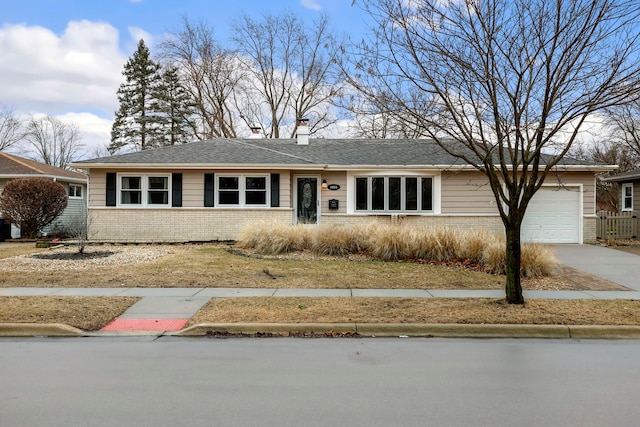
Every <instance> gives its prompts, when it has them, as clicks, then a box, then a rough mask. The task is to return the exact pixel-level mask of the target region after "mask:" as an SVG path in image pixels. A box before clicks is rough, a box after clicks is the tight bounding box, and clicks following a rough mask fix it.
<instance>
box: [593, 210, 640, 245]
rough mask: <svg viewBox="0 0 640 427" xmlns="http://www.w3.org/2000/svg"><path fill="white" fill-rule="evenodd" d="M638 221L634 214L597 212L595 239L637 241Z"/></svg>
mask: <svg viewBox="0 0 640 427" xmlns="http://www.w3.org/2000/svg"><path fill="white" fill-rule="evenodd" d="M639 221H640V219H639V218H638V215H637V214H636V212H620V213H614V212H607V211H600V212H598V221H597V223H596V237H597V238H598V239H637V238H638V228H640V223H639Z"/></svg>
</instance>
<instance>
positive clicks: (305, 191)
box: [296, 176, 318, 224]
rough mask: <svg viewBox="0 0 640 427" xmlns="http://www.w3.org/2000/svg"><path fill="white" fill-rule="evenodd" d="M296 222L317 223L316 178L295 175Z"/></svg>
mask: <svg viewBox="0 0 640 427" xmlns="http://www.w3.org/2000/svg"><path fill="white" fill-rule="evenodd" d="M296 222H297V223H298V224H317V223H318V178H317V177H310V176H298V177H296Z"/></svg>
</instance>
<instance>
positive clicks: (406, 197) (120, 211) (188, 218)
mask: <svg viewBox="0 0 640 427" xmlns="http://www.w3.org/2000/svg"><path fill="white" fill-rule="evenodd" d="M299 129H300V130H299V133H298V136H297V139H226V138H221V139H213V140H208V141H201V142H193V143H189V144H184V145H179V146H169V147H164V148H158V149H152V150H145V151H141V152H136V153H128V154H122V155H117V156H112V157H104V158H99V159H93V160H86V161H82V162H77V163H75V164H74V165H73V166H75V167H77V168H81V169H85V170H87V171H88V173H89V189H90V191H89V218H90V227H89V237H90V238H91V239H95V240H104V241H137V242H185V241H214V240H235V239H237V238H238V237H239V235H240V233H241V231H242V229H243V228H244V227H245V226H246V225H247V224H248V223H250V222H252V221H257V220H266V221H273V222H275V223H281V224H350V223H362V222H369V221H379V222H386V223H404V224H411V225H414V226H449V227H454V228H466V229H471V228H473V229H476V228H482V229H487V230H491V231H495V232H497V233H503V230H504V228H503V225H502V222H501V220H500V217H499V214H498V210H497V207H496V202H495V199H494V196H493V193H492V192H491V189H490V188H489V185H488V182H487V179H486V178H485V176H484V175H483V174H481V173H480V172H478V171H477V170H475V169H474V168H473V167H471V166H469V165H467V164H464V163H462V162H461V161H460V160H458V159H455V158H453V157H452V156H450V155H448V154H447V153H446V152H445V151H444V150H442V149H441V148H440V147H439V146H438V145H437V144H435V143H434V142H433V141H430V140H424V139H412V140H388V139H383V140H369V139H311V140H310V139H309V135H308V128H306V127H305V126H302V127H300V128H299ZM610 169H611V167H610V166H606V165H596V164H585V163H584V162H578V161H574V160H571V159H566V160H565V161H563V163H562V165H560V166H558V167H557V169H556V171H555V172H554V173H552V174H550V175H549V177H548V179H547V182H546V183H545V185H544V186H543V187H542V188H541V189H540V191H539V192H538V193H537V194H536V195H535V197H534V198H533V200H532V203H531V205H530V206H529V209H528V213H527V216H526V219H525V224H524V228H523V237H524V239H525V240H528V241H539V242H553V243H583V242H592V241H595V238H596V236H595V223H596V216H595V173H596V172H602V171H607V170H610Z"/></svg>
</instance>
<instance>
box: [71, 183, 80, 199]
mask: <svg viewBox="0 0 640 427" xmlns="http://www.w3.org/2000/svg"><path fill="white" fill-rule="evenodd" d="M69 198H70V199H82V185H77V184H69Z"/></svg>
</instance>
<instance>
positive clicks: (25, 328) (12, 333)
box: [0, 323, 86, 337]
mask: <svg viewBox="0 0 640 427" xmlns="http://www.w3.org/2000/svg"><path fill="white" fill-rule="evenodd" d="M82 336H86V332H85V331H83V330H81V329H78V328H74V327H73V326H69V325H64V324H62V323H0V337H82Z"/></svg>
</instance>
